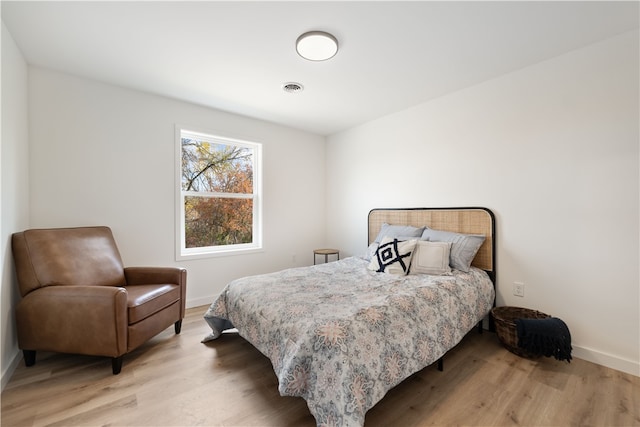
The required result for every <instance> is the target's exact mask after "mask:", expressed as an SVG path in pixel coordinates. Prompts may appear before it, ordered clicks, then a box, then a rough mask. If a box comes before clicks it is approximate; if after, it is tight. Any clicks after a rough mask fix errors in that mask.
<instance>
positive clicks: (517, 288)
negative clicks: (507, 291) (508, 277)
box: [513, 282, 524, 297]
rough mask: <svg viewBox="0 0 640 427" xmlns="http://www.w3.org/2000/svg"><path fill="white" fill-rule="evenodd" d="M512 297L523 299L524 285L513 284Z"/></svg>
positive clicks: (519, 283)
mask: <svg viewBox="0 0 640 427" xmlns="http://www.w3.org/2000/svg"><path fill="white" fill-rule="evenodd" d="M513 295H515V296H517V297H524V283H522V282H513Z"/></svg>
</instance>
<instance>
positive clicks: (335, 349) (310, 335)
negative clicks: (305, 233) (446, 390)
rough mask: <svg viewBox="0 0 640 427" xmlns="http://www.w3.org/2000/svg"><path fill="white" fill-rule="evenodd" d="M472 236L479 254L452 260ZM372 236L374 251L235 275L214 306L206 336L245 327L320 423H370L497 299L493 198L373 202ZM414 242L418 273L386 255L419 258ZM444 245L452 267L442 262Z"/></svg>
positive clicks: (285, 386)
mask: <svg viewBox="0 0 640 427" xmlns="http://www.w3.org/2000/svg"><path fill="white" fill-rule="evenodd" d="M425 227H426V228H425ZM417 230H421V231H420V232H419V231H417ZM438 233H440V234H438ZM418 234H419V236H418ZM425 236H426V237H425ZM451 236H454V238H453V239H450V237H451ZM459 236H463V238H464V241H462V243H460V240H459ZM467 236H469V237H474V238H475V240H474V241H475V242H476V245H477V246H479V247H476V248H475V250H476V252H474V253H473V255H472V256H471V258H472V260H467V261H469V262H470V265H469V264H467V265H462V266H457V265H456V267H459V268H460V269H458V268H450V267H449V265H448V264H449V263H450V262H454V261H453V260H454V252H455V250H458V254H457V255H456V257H457V256H458V255H460V250H461V248H462V246H463V243H464V244H465V245H466V244H467V243H468V241H469V239H467V238H466V237H467ZM480 237H482V239H480ZM456 239H458V243H456V242H455V241H456ZM479 240H481V242H480V243H477V241H479ZM425 242H427V243H425ZM431 242H433V243H431ZM443 242H444V243H443ZM368 243H369V249H368V252H367V255H366V256H362V257H358V256H352V257H347V258H344V259H342V260H339V261H335V262H329V263H325V264H320V265H314V266H309V267H300V268H291V269H287V270H283V271H279V272H275V273H270V274H263V275H258V276H252V277H246V278H242V279H238V280H234V281H232V282H230V283H229V284H228V285H227V286H226V287H225V289H224V290H223V292H222V293H221V294H220V296H219V297H218V298H217V299H216V300H215V301H214V302H213V303H212V304H211V306H210V307H209V309H208V310H207V312H206V313H205V316H204V317H205V320H206V321H207V323H208V324H209V326H210V327H211V330H212V332H211V334H210V335H208V336H207V337H205V339H204V340H203V341H210V340H213V339H216V338H218V337H219V336H220V334H221V333H222V332H223V331H224V330H226V329H230V328H236V329H237V330H238V333H239V334H240V335H241V336H242V337H243V338H244V339H246V340H247V341H249V342H250V343H251V344H252V345H253V346H255V347H256V348H257V349H258V350H259V351H260V352H262V353H263V354H264V355H265V356H267V357H268V358H269V359H270V360H271V363H272V365H273V369H274V371H275V373H276V375H277V377H278V384H279V386H278V390H279V392H280V394H281V395H283V396H300V397H302V398H304V399H305V400H306V402H307V406H308V407H309V411H310V412H311V414H312V415H313V416H314V417H315V419H316V423H317V425H318V426H329V425H333V426H362V425H364V420H365V414H366V412H367V411H368V410H369V409H370V408H372V407H373V406H374V405H375V404H376V403H377V402H378V401H379V400H380V399H382V398H383V397H384V395H385V394H386V393H387V391H389V390H390V389H391V388H393V387H395V386H396V385H397V384H399V383H400V382H402V381H403V380H404V379H406V378H407V377H409V376H410V375H412V374H413V373H415V372H418V371H420V370H421V369H423V368H425V367H426V366H429V365H431V364H433V363H434V362H438V361H440V362H441V361H442V358H443V356H444V355H445V353H446V352H447V351H448V350H450V349H451V348H453V347H454V346H455V345H456V344H458V343H459V342H460V340H461V339H462V338H463V337H464V335H466V334H467V333H468V332H469V331H471V330H472V329H474V326H476V325H479V326H480V328H481V325H482V321H483V319H484V318H485V317H486V316H487V315H488V313H489V311H490V310H491V308H492V307H493V306H494V304H495V219H494V215H493V213H492V212H491V211H490V210H489V209H486V208H409V209H386V208H385V209H374V210H372V211H371V212H369V215H368ZM414 243H415V244H414ZM408 247H410V248H411V250H410V252H411V253H412V254H413V258H412V259H413V261H415V263H414V265H411V266H410V265H406V267H408V268H409V269H408V274H405V273H406V270H404V266H403V265H400V264H402V263H400V264H399V263H398V262H397V260H396V261H395V262H394V263H393V264H389V265H385V263H386V262H387V261H389V260H392V259H394V258H397V259H400V260H401V261H402V260H404V261H407V260H409V259H410V258H408V257H410V256H409V255H406V253H407V252H408V251H407V248H408ZM447 247H448V248H449V251H446V248H447ZM454 249H455V250H454ZM463 249H464V248H463ZM434 251H435V252H434ZM427 253H429V254H430V255H429V259H428V261H429V262H428V263H422V261H420V262H419V260H427V258H425V256H426V255H425V254H427ZM434 253H437V254H438V255H437V256H435V258H434V257H433V254H434ZM390 254H391V255H390ZM420 254H422V255H420ZM467 255H469V254H467ZM443 256H444V257H446V261H447V262H446V263H447V266H439V265H437V262H436V265H435V266H434V264H433V262H432V261H433V260H434V259H438V257H440V258H439V260H440V262H442V257H443ZM404 264H410V262H405V263H404ZM414 266H415V268H416V270H417V271H418V272H417V273H416V272H414V271H412V270H411V268H413V267H414ZM391 267H393V268H396V269H397V268H399V269H400V270H398V271H391ZM420 268H423V269H424V268H426V270H420ZM433 268H435V269H436V270H432V269H433ZM441 268H442V269H444V270H440V269H441ZM447 269H449V270H448V271H447ZM464 270H466V271H464ZM425 271H426V273H425ZM432 273H433V274H432Z"/></svg>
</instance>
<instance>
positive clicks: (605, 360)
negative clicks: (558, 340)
mask: <svg viewBox="0 0 640 427" xmlns="http://www.w3.org/2000/svg"><path fill="white" fill-rule="evenodd" d="M573 356H574V357H577V358H578V359H583V360H586V361H588V362H592V363H595V364H598V365H602V366H606V367H607V368H611V369H615V370H616V371H621V372H625V373H627V374H631V375H635V376H636V377H640V362H639V361H637V360H636V361H634V360H628V359H623V358H621V357H618V356H614V355H612V354H607V353H603V352H601V351H597V350H593V349H591V348H587V347H580V346H576V345H574V346H573Z"/></svg>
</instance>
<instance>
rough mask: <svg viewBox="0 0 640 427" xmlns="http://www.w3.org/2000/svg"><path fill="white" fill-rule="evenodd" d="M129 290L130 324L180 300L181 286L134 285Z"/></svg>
mask: <svg viewBox="0 0 640 427" xmlns="http://www.w3.org/2000/svg"><path fill="white" fill-rule="evenodd" d="M125 289H126V290H127V294H128V295H127V312H128V315H129V316H128V317H129V325H133V324H134V323H138V322H139V321H141V320H144V319H146V318H147V317H149V316H151V315H153V314H155V313H157V312H159V311H161V310H163V309H165V308H166V307H169V306H170V305H171V304H174V303H175V302H178V301H180V286H178V285H173V284H164V285H132V286H125Z"/></svg>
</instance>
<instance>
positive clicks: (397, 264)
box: [369, 237, 417, 276]
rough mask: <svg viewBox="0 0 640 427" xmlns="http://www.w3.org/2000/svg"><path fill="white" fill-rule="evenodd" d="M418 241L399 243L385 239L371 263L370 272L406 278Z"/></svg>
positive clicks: (395, 240)
mask: <svg viewBox="0 0 640 427" xmlns="http://www.w3.org/2000/svg"><path fill="white" fill-rule="evenodd" d="M416 243H417V240H406V241H399V240H398V239H395V238H392V237H384V238H383V239H382V241H381V242H380V245H379V246H378V249H377V250H376V253H375V255H374V256H373V257H372V258H371V261H370V262H369V270H373V271H376V272H378V273H389V274H397V275H401V276H404V275H406V274H407V273H409V266H410V265H411V257H412V255H413V251H414V249H415V247H416Z"/></svg>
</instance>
